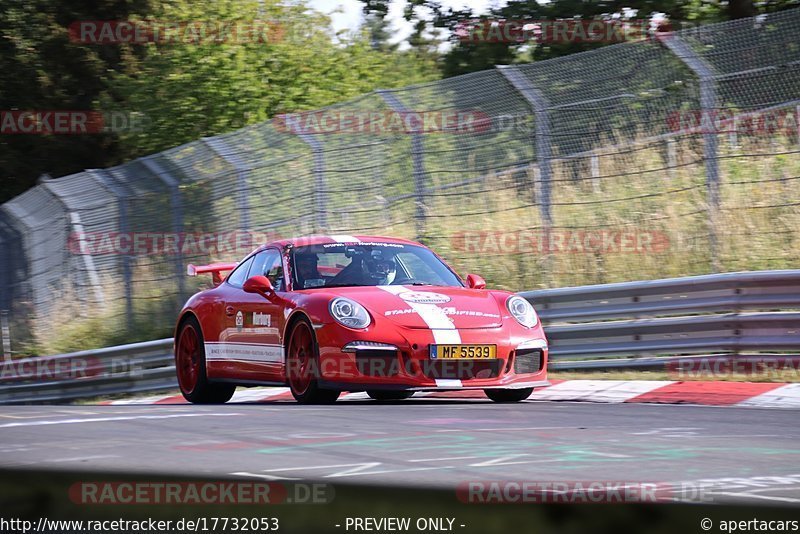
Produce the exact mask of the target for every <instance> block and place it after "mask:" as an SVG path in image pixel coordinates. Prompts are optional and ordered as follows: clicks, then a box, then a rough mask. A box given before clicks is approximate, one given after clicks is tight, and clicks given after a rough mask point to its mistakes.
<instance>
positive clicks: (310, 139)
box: [297, 133, 328, 233]
mask: <svg viewBox="0 0 800 534" xmlns="http://www.w3.org/2000/svg"><path fill="white" fill-rule="evenodd" d="M297 137H299V138H300V140H301V141H303V142H304V143H305V144H307V145H308V146H309V148H311V153H312V154H313V155H314V210H315V211H316V213H315V215H316V216H315V218H314V219H315V221H316V222H317V228H316V231H317V232H319V233H325V231H326V230H327V229H328V213H327V212H326V211H325V210H326V206H327V204H328V198H327V192H326V191H325V155H324V154H323V152H322V143H320V142H319V139H317V138H316V137H314V135H312V134H303V133H301V134H298V135H297Z"/></svg>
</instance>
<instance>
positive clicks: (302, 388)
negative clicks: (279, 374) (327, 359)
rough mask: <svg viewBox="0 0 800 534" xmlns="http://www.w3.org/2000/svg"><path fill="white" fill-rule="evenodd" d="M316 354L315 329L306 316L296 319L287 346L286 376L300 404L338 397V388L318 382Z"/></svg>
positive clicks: (317, 358) (321, 401)
mask: <svg viewBox="0 0 800 534" xmlns="http://www.w3.org/2000/svg"><path fill="white" fill-rule="evenodd" d="M318 363H319V354H318V353H317V343H316V340H315V337H314V329H313V328H311V323H309V322H308V320H307V319H305V318H302V319H300V320H298V321H297V323H295V325H294V328H293V329H292V333H291V334H290V335H289V344H288V346H287V350H286V365H287V370H286V376H287V378H288V381H289V389H290V390H291V392H292V396H293V397H294V398H295V400H296V401H297V402H299V403H302V404H330V403H332V402H335V401H336V399H338V398H339V393H341V392H340V391H338V390H335V389H321V388H320V387H319V385H318V383H317V375H318V374H319V373H318V370H319V365H318Z"/></svg>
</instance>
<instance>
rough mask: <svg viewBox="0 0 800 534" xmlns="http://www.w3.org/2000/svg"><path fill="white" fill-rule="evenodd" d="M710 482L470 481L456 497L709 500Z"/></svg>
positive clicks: (484, 500)
mask: <svg viewBox="0 0 800 534" xmlns="http://www.w3.org/2000/svg"><path fill="white" fill-rule="evenodd" d="M710 488H711V485H710V484H701V483H694V482H684V483H677V484H676V483H670V482H641V481H609V480H582V481H523V480H510V481H468V482H461V483H460V484H458V486H457V487H456V497H457V498H458V500H459V501H461V502H463V503H468V504H542V503H544V504H549V503H564V504H583V503H586V504H592V503H595V504H625V503H657V502H710V501H711V500H712V499H711V496H710V494H709V491H708V490H709V489H710Z"/></svg>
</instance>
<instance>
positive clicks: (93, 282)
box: [39, 174, 105, 307]
mask: <svg viewBox="0 0 800 534" xmlns="http://www.w3.org/2000/svg"><path fill="white" fill-rule="evenodd" d="M52 181H53V178H51V177H50V175H49V174H43V175H42V176H40V177H39V184H40V185H41V186H42V187H43V188H44V189H45V190H47V192H48V193H50V194H51V195H53V198H55V199H56V201H57V202H58V203H59V204H61V207H62V208H64V213H66V214H67V216H68V217H69V222H68V226H69V228H70V231H71V232H72V235H74V236H75V237H76V239H77V240H78V246H79V248H78V254H79V255H80V256H81V258H82V260H83V268H84V269H85V271H86V276H87V277H88V278H89V285H90V286H92V292H93V293H94V300H95V303H96V304H99V305H102V304H103V303H104V302H105V299H104V297H103V288H102V287H101V286H100V277H99V276H98V275H97V269H96V268H95V265H94V259H93V258H92V255H91V254H90V253H89V254H84V253H83V251H84V250H86V234H85V232H84V231H83V222H82V221H81V215H80V213H79V212H77V211H75V210H73V209H72V207H71V206H69V205H68V204H67V202H66V201H65V200H64V199H63V198H61V196H59V194H58V193H57V192H56V190H55V189H54V188H52V187H50V186H49V184H48V182H52ZM69 239H70V236H69V235H68V236H67V244H69ZM82 283H83V281H80V282H76V284H75V285H76V286H80V285H82ZM78 299H79V300H81V302H84V299H83V295H80V294H79V295H78ZM84 307H85V304H84Z"/></svg>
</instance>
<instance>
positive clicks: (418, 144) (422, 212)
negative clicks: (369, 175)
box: [375, 89, 426, 241]
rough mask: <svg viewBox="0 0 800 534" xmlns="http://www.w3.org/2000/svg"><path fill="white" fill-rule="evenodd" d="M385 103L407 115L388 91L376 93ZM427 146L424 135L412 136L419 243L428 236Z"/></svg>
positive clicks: (417, 133)
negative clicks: (423, 140)
mask: <svg viewBox="0 0 800 534" xmlns="http://www.w3.org/2000/svg"><path fill="white" fill-rule="evenodd" d="M375 92H376V93H377V94H378V95H380V97H381V98H382V99H383V101H384V102H386V104H387V105H388V106H389V107H390V108H391V109H392V111H395V112H397V113H406V112H408V108H406V106H405V105H404V104H403V103H402V102H400V100H399V99H398V98H397V96H396V95H395V94H394V93H393V92H391V91H389V90H386V89H382V90H378V91H375ZM424 157H425V146H424V144H423V142H422V134H421V133H419V132H414V133H412V134H411V161H412V165H413V169H414V170H413V174H414V195H415V197H416V218H415V223H416V231H417V236H416V237H417V241H422V240H423V238H424V236H425V234H426V223H425V219H426V207H425V200H424V198H425V190H426V188H425V160H424Z"/></svg>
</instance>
